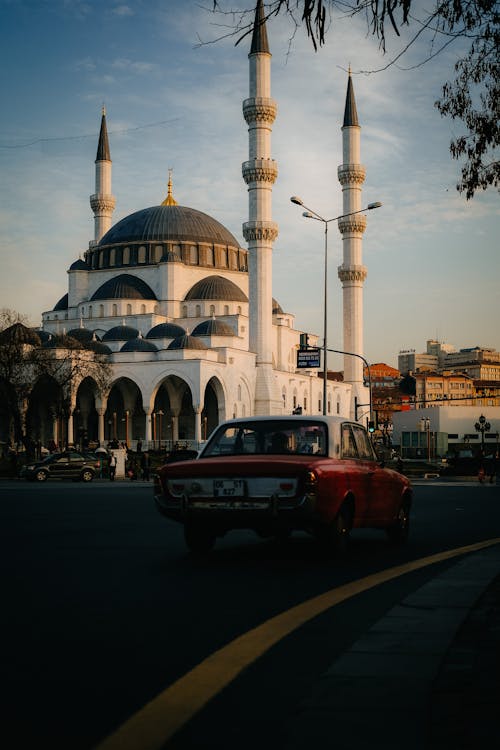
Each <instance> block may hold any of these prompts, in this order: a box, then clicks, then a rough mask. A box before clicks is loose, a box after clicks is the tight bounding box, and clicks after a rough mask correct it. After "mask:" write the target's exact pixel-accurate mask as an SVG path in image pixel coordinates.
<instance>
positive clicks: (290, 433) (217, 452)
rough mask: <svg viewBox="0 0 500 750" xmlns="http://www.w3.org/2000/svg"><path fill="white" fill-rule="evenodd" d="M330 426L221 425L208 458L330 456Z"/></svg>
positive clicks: (288, 423)
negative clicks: (289, 455)
mask: <svg viewBox="0 0 500 750" xmlns="http://www.w3.org/2000/svg"><path fill="white" fill-rule="evenodd" d="M327 445H328V434H327V426H326V424H324V423H323V422H312V421H307V422H306V421H301V420H297V421H295V420H294V421H293V422H291V421H290V420H287V421H284V420H279V419H272V420H268V421H267V420H266V421H262V422H261V421H259V422H244V421H242V422H238V423H236V424H235V423H234V422H233V423H231V424H228V425H223V426H221V427H220V428H219V429H218V430H217V432H216V433H215V434H214V435H213V437H212V438H211V439H210V441H209V442H208V443H207V445H206V447H205V449H204V450H203V453H202V455H201V458H205V457H207V456H235V455H242V454H243V455H254V456H255V455H263V454H291V455H294V454H295V455H297V454H301V455H302V454H308V453H309V454H314V455H316V456H326V455H327Z"/></svg>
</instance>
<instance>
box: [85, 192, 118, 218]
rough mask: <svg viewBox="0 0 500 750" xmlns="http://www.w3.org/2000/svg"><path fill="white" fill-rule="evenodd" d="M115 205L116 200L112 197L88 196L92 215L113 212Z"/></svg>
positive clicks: (96, 194)
mask: <svg viewBox="0 0 500 750" xmlns="http://www.w3.org/2000/svg"><path fill="white" fill-rule="evenodd" d="M115 205H116V198H115V196H114V195H100V194H99V193H94V195H91V196H90V207H91V209H92V211H93V212H94V213H105V212H106V211H113V210H114V207H115Z"/></svg>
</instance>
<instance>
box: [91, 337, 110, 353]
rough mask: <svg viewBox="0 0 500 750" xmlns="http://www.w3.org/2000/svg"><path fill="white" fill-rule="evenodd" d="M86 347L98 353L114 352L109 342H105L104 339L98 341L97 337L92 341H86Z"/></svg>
mask: <svg viewBox="0 0 500 750" xmlns="http://www.w3.org/2000/svg"><path fill="white" fill-rule="evenodd" d="M85 349H89V350H90V351H91V352H95V353H96V354H112V353H113V352H112V351H111V349H110V348H109V346H108V345H107V344H103V343H102V341H97V339H92V341H88V342H86V343H85Z"/></svg>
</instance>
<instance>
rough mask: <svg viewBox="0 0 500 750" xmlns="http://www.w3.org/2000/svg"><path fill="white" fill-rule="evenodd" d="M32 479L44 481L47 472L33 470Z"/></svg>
mask: <svg viewBox="0 0 500 750" xmlns="http://www.w3.org/2000/svg"><path fill="white" fill-rule="evenodd" d="M34 479H36V481H37V482H46V481H47V479H48V477H47V472H46V471H43V470H42V469H39V470H38V471H37V472H35V476H34Z"/></svg>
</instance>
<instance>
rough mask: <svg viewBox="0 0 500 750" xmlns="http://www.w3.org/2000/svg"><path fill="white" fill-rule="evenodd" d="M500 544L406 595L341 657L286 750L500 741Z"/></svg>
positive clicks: (424, 748) (411, 749)
mask: <svg viewBox="0 0 500 750" xmlns="http://www.w3.org/2000/svg"><path fill="white" fill-rule="evenodd" d="M499 674H500V545H496V546H494V547H490V548H488V549H485V550H482V551H480V552H475V553H471V554H469V555H466V556H465V557H464V558H461V559H460V560H459V561H458V562H456V563H454V564H453V565H452V566H451V567H449V568H448V569H447V570H446V571H444V572H443V573H442V574H441V575H438V576H437V577H435V578H433V579H432V580H430V581H429V582H428V583H426V584H425V585H424V586H422V587H421V588H419V589H418V590H417V591H415V592H414V593H413V594H411V595H409V596H408V597H406V598H405V599H404V600H403V601H401V602H400V603H399V604H398V605H396V606H395V607H394V608H393V609H391V610H390V611H389V612H388V613H387V615H385V617H383V618H382V619H381V620H379V621H378V622H377V623H375V624H374V625H373V627H372V628H371V629H370V630H369V631H368V632H367V633H366V634H365V635H364V636H363V637H362V638H361V639H360V640H358V641H356V642H355V643H353V644H352V646H351V648H350V650H349V651H347V652H345V653H344V654H342V655H341V656H340V657H339V658H338V659H336V660H335V661H334V662H333V664H332V665H331V666H330V668H329V669H328V670H327V672H326V673H325V674H324V675H323V676H322V678H321V679H320V680H319V681H318V682H317V683H316V685H315V686H314V688H313V690H312V693H311V695H310V696H309V697H307V698H306V699H305V700H304V701H303V702H302V704H301V706H300V707H299V709H298V712H297V715H296V718H295V720H294V721H293V723H292V726H291V727H290V732H289V737H290V740H289V742H288V743H287V745H286V750H302V749H303V748H304V747H313V748H316V747H335V748H336V750H365V748H370V750H378V749H380V750H401V748H404V749H405V750H447V749H448V748H450V750H451V748H453V749H454V750H456V749H457V748H459V749H460V750H465V749H466V748H467V750H470V749H471V748H474V747H483V746H486V744H487V746H490V745H492V746H495V745H498V741H499V738H500V711H499V707H500V679H499Z"/></svg>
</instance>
